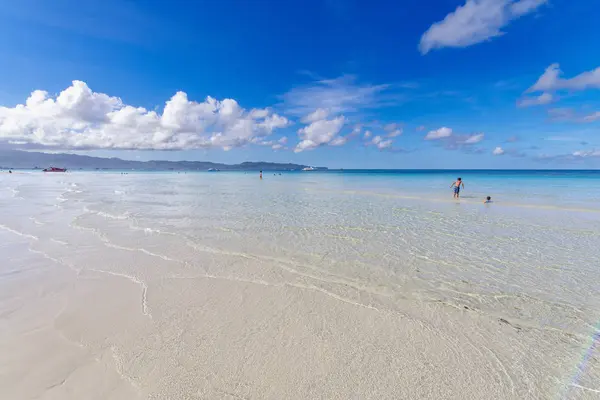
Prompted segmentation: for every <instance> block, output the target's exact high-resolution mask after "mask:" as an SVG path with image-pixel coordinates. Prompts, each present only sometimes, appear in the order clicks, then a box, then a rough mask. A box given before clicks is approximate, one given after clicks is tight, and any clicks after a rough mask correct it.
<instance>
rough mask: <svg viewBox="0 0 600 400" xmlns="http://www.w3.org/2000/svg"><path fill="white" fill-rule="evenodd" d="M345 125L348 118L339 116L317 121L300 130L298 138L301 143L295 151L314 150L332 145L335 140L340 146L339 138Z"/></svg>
mask: <svg viewBox="0 0 600 400" xmlns="http://www.w3.org/2000/svg"><path fill="white" fill-rule="evenodd" d="M345 123H346V118H344V117H343V116H339V117H336V118H333V119H322V120H319V121H315V122H313V123H311V124H310V125H308V126H306V127H304V128H301V129H299V130H298V136H299V137H300V139H301V141H300V143H298V144H297V145H296V148H295V149H294V151H295V152H296V153H299V152H301V151H304V150H312V149H315V148H317V147H319V146H324V145H327V144H330V143H331V142H332V141H334V140H335V143H336V145H338V146H339V145H340V144H339V143H340V141H339V140H337V138H338V135H339V133H340V131H341V130H342V128H343V126H344V124H345Z"/></svg>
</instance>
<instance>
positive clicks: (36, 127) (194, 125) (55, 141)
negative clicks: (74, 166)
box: [0, 81, 289, 150]
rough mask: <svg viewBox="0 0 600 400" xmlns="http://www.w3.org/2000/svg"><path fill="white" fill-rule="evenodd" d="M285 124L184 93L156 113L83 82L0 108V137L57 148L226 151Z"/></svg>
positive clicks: (232, 102) (282, 120)
mask: <svg viewBox="0 0 600 400" xmlns="http://www.w3.org/2000/svg"><path fill="white" fill-rule="evenodd" d="M288 125H289V121H288V120H287V118H285V117H282V116H280V115H277V114H274V113H272V112H271V111H270V110H268V109H255V110H251V111H246V110H245V109H244V108H242V107H240V106H239V104H238V103H237V102H236V101H235V100H233V99H225V100H222V101H219V100H216V99H214V98H212V97H207V98H206V99H205V100H204V101H203V102H195V101H190V100H189V99H188V97H187V95H186V93H184V92H177V93H176V94H175V95H174V96H173V97H172V98H171V99H169V100H168V101H167V102H166V103H165V106H164V109H163V111H162V113H158V112H156V111H149V110H147V109H145V108H143V107H134V106H131V105H127V104H124V103H123V102H122V100H121V99H120V98H118V97H113V96H109V95H107V94H104V93H96V92H93V91H92V90H91V89H90V88H89V87H88V85H87V84H86V83H85V82H82V81H73V83H72V85H71V86H70V87H68V88H67V89H65V90H63V91H62V92H60V93H59V94H58V95H57V96H55V97H53V96H50V95H49V94H48V93H47V92H45V91H42V90H36V91H34V92H33V93H31V95H30V96H29V98H28V99H27V100H26V102H25V104H19V105H17V106H16V107H14V108H9V107H0V141H4V142H9V143H21V144H27V145H30V146H34V147H46V148H61V149H137V150H181V149H195V148H215V147H216V148H223V149H230V148H232V147H238V146H243V145H245V144H249V143H254V142H256V141H257V140H260V139H261V138H264V137H267V136H269V135H270V134H271V133H272V132H273V131H275V130H276V129H279V128H283V127H286V126H288Z"/></svg>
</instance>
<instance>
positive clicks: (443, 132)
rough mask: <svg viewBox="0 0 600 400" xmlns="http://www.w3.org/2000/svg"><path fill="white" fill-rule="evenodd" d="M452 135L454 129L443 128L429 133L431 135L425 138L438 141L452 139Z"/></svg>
mask: <svg viewBox="0 0 600 400" xmlns="http://www.w3.org/2000/svg"><path fill="white" fill-rule="evenodd" d="M451 135H452V129H450V128H446V127H442V128H440V129H437V130H434V131H429V133H428V134H427V135H426V136H425V140H438V139H443V138H447V137H450V136H451Z"/></svg>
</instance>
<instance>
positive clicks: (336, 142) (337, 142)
mask: <svg viewBox="0 0 600 400" xmlns="http://www.w3.org/2000/svg"><path fill="white" fill-rule="evenodd" d="M347 142H348V138H347V137H346V136H337V137H335V138H333V140H332V141H331V142H329V145H330V146H343V145H345V144H346V143H347Z"/></svg>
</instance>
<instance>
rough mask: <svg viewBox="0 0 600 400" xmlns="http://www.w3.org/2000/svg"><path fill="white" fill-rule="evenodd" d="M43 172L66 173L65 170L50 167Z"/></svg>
mask: <svg viewBox="0 0 600 400" xmlns="http://www.w3.org/2000/svg"><path fill="white" fill-rule="evenodd" d="M43 172H67V169H66V168H56V167H50V168H46V169H44V170H43Z"/></svg>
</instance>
